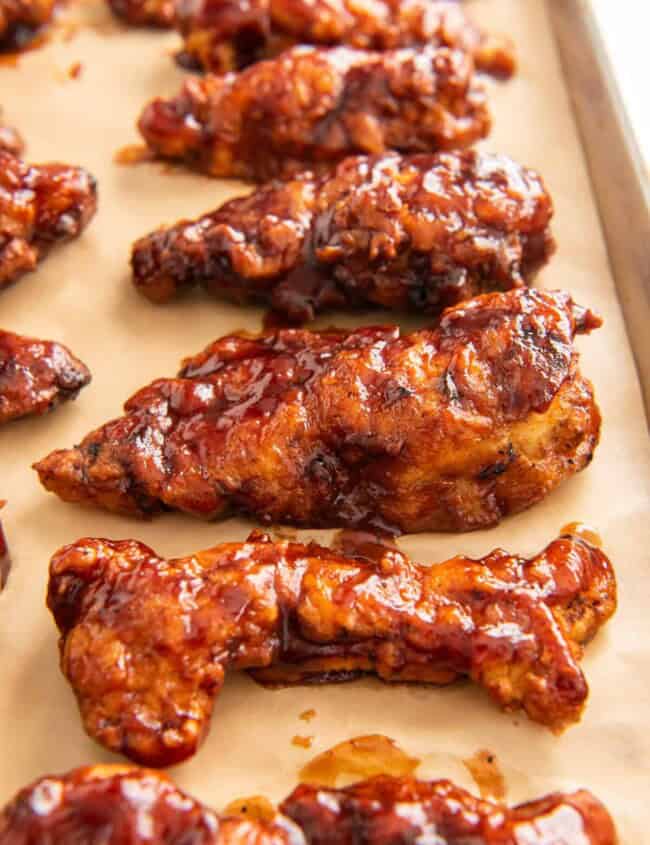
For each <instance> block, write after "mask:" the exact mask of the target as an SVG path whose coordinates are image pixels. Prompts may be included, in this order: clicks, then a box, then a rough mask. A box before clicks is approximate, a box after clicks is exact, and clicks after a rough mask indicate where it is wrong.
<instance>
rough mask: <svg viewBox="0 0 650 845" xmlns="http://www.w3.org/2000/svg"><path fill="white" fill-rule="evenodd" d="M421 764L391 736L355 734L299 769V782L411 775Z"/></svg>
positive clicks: (329, 782) (327, 782) (325, 782)
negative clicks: (355, 735)
mask: <svg viewBox="0 0 650 845" xmlns="http://www.w3.org/2000/svg"><path fill="white" fill-rule="evenodd" d="M419 764H420V760H419V759H418V758H417V757H410V756H409V755H408V754H407V753H406V752H405V751H403V750H402V749H401V748H400V747H399V746H398V745H397V744H396V743H395V742H394V740H392V739H390V738H389V737H387V736H383V735H381V734H370V735H368V736H357V737H354V738H353V739H348V740H346V741H345V742H341V743H339V744H338V745H335V746H334V747H333V748H330V749H328V750H327V751H324V752H323V753H322V754H319V755H318V756H317V757H314V759H313V760H312V761H311V762H309V763H307V765H306V766H304V767H303V768H302V769H301V770H300V781H301V783H308V784H314V785H317V786H329V787H335V786H337V782H338V780H339V778H343V777H345V778H346V779H349V780H355V781H358V780H364V779H365V778H370V777H373V776H375V775H394V776H395V777H405V776H408V775H412V774H413V772H414V771H415V770H416V769H417V767H418V766H419Z"/></svg>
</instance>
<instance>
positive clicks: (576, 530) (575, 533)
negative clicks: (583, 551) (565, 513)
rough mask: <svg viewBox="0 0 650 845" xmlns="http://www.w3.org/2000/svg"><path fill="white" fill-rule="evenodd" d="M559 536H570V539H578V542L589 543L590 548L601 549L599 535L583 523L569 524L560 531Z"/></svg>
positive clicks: (601, 543)
mask: <svg viewBox="0 0 650 845" xmlns="http://www.w3.org/2000/svg"><path fill="white" fill-rule="evenodd" d="M560 534H570V535H571V536H572V537H578V538H579V539H580V540H585V542H587V543H590V544H591V545H592V546H596V547H597V548H599V549H600V548H601V547H602V545H603V541H602V538H601V536H600V534H599V533H598V532H597V531H596V530H595V529H594V528H592V527H591V525H586V524H585V523H584V522H569V523H568V524H567V525H564V526H563V527H562V528H561V529H560Z"/></svg>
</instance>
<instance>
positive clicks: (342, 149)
mask: <svg viewBox="0 0 650 845" xmlns="http://www.w3.org/2000/svg"><path fill="white" fill-rule="evenodd" d="M473 71H474V67H473V62H472V59H471V57H469V56H468V55H467V54H465V53H462V52H460V51H458V50H449V49H447V48H439V49H436V48H425V49H417V50H416V49H404V50H393V51H389V52H386V53H369V52H366V51H364V50H351V49H348V48H346V47H339V48H332V49H316V48H313V47H294V48H293V49H291V50H287V51H286V52H284V53H282V55H280V56H278V57H277V58H276V59H270V60H269V61H266V62H259V63H258V64H256V65H253V66H252V67H250V68H248V69H247V70H244V71H242V72H241V73H231V74H227V75H226V76H212V75H208V76H205V77H203V78H195V79H190V80H189V81H188V82H186V83H185V85H184V87H183V88H182V90H181V92H180V94H178V96H176V97H172V98H171V99H167V100H164V99H157V100H154V101H153V102H152V103H150V104H149V105H148V106H147V107H146V108H145V110H144V112H143V113H142V116H141V117H140V121H139V124H138V125H139V129H140V132H141V133H142V135H143V137H144V139H145V141H146V142H147V144H148V146H149V147H150V148H151V150H152V151H153V152H154V153H156V154H157V155H159V156H161V157H163V158H169V159H179V160H183V161H185V162H186V163H187V164H189V165H191V166H193V167H196V168H198V169H199V170H202V171H204V172H205V173H208V174H209V175H211V176H236V177H240V178H242V179H250V180H253V181H264V180H266V179H272V178H275V177H279V178H290V177H292V176H295V175H296V174H297V173H300V172H302V171H304V170H305V169H316V170H319V171H325V172H326V171H328V170H329V169H331V167H332V165H333V164H336V163H337V162H338V161H340V160H341V159H343V158H345V157H346V156H349V155H353V154H355V153H381V152H384V151H386V150H389V149H395V150H398V151H400V152H427V151H430V152H431V151H436V150H447V149H453V148H460V147H466V146H469V145H470V144H472V143H474V142H475V141H478V140H479V139H481V138H483V137H485V136H486V135H487V133H488V131H489V129H490V116H489V112H488V108H487V103H486V94H485V90H484V88H483V86H482V85H481V84H480V83H479V82H477V81H476V79H475V76H474V72H473Z"/></svg>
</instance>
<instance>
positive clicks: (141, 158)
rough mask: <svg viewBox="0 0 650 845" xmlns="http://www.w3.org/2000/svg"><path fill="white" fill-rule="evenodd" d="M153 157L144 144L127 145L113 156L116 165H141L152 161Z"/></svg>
mask: <svg viewBox="0 0 650 845" xmlns="http://www.w3.org/2000/svg"><path fill="white" fill-rule="evenodd" d="M154 159H155V156H154V154H153V153H152V152H151V150H150V149H149V148H148V147H145V145H144V144H127V145H126V146H125V147H121V148H120V149H119V150H117V152H116V153H115V155H114V156H113V161H114V162H115V163H116V164H124V165H126V164H129V165H130V164H142V162H147V161H154Z"/></svg>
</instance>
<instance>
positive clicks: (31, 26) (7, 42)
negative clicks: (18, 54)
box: [0, 0, 57, 171]
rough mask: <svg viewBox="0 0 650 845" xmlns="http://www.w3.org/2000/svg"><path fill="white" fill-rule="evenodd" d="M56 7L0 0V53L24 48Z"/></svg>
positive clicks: (50, 1)
mask: <svg viewBox="0 0 650 845" xmlns="http://www.w3.org/2000/svg"><path fill="white" fill-rule="evenodd" d="M56 5H57V2H56V0H0V51H4V50H9V51H14V50H22V49H23V48H24V47H26V46H27V45H28V44H29V43H30V41H32V40H33V39H34V36H35V35H36V34H37V33H38V32H39V30H41V29H42V28H43V27H44V26H45V25H46V24H48V23H49V22H50V21H51V19H52V15H53V14H54V10H55V8H56ZM2 166H3V165H2V162H0V171H1V170H2Z"/></svg>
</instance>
